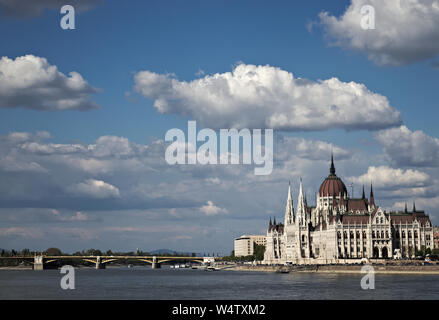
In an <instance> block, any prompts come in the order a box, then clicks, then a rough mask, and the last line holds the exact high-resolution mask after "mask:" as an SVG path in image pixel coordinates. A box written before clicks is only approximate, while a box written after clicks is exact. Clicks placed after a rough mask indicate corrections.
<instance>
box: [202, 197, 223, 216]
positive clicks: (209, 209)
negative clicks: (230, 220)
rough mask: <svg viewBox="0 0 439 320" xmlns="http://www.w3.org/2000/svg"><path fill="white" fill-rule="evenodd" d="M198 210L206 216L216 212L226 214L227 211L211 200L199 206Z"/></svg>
mask: <svg viewBox="0 0 439 320" xmlns="http://www.w3.org/2000/svg"><path fill="white" fill-rule="evenodd" d="M200 211H201V212H202V213H204V214H205V215H206V216H214V215H217V214H221V213H224V214H227V213H228V212H229V211H228V210H227V209H225V208H220V207H217V206H215V205H214V204H213V202H212V201H210V200H209V201H207V204H206V205H204V206H202V207H201V208H200Z"/></svg>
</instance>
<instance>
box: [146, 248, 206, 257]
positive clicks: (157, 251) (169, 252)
mask: <svg viewBox="0 0 439 320" xmlns="http://www.w3.org/2000/svg"><path fill="white" fill-rule="evenodd" d="M149 254H152V255H162V254H178V255H182V256H191V255H192V252H180V251H175V250H171V249H157V250H153V251H149ZM196 255H197V256H198V255H199V254H198V253H196Z"/></svg>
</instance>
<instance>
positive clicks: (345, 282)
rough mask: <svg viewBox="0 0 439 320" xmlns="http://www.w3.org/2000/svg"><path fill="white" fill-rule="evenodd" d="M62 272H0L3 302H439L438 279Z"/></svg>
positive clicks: (185, 271)
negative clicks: (366, 286)
mask: <svg viewBox="0 0 439 320" xmlns="http://www.w3.org/2000/svg"><path fill="white" fill-rule="evenodd" d="M62 276H64V274H61V273H60V271H59V270H44V271H32V270H0V299H2V300H4V299H176V300H181V299H197V300H199V299H215V300H220V299H269V300H271V299H408V300H412V299H439V275H388V274H376V275H375V290H362V289H361V285H360V281H361V278H362V276H363V275H362V274H358V275H355V274H319V273H289V274H282V273H265V272H245V271H226V270H223V271H211V272H208V271H203V270H192V269H175V270H174V269H168V268H163V269H158V270H152V269H150V268H148V267H133V268H127V267H109V268H107V269H106V270H95V269H87V268H83V269H76V270H75V287H76V288H75V289H74V290H63V289H61V286H60V281H61V277H62Z"/></svg>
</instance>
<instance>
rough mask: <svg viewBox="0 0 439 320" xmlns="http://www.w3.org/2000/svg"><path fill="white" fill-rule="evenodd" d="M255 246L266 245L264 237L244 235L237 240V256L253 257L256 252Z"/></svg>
mask: <svg viewBox="0 0 439 320" xmlns="http://www.w3.org/2000/svg"><path fill="white" fill-rule="evenodd" d="M254 244H258V245H264V246H265V245H266V237H265V236H264V235H243V236H241V237H239V238H236V239H235V256H236V257H241V256H251V255H252V254H253V252H254Z"/></svg>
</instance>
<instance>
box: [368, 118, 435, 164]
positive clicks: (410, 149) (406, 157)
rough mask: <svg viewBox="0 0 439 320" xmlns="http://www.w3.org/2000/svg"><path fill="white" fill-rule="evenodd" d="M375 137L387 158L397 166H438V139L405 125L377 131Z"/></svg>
mask: <svg viewBox="0 0 439 320" xmlns="http://www.w3.org/2000/svg"><path fill="white" fill-rule="evenodd" d="M375 139H376V140H377V141H378V142H379V143H380V144H381V146H382V147H383V152H384V154H385V155H386V157H387V158H388V160H389V161H390V162H392V163H394V164H395V165H399V166H415V167H437V166H439V139H438V138H435V137H431V136H429V135H426V134H425V133H424V132H423V131H421V130H417V131H411V130H410V129H408V128H407V127H406V126H401V127H398V128H392V129H388V130H382V131H378V132H377V133H376V134H375Z"/></svg>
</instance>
